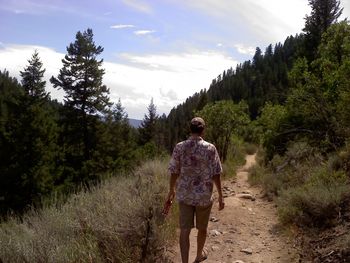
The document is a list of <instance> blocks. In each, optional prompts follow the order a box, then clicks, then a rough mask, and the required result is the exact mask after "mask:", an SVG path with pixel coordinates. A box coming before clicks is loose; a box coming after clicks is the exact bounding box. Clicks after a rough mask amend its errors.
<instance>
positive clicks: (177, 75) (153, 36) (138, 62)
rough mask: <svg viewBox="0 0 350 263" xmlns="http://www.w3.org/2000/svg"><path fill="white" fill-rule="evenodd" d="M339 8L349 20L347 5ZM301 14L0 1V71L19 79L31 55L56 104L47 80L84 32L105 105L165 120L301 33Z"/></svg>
mask: <svg viewBox="0 0 350 263" xmlns="http://www.w3.org/2000/svg"><path fill="white" fill-rule="evenodd" d="M341 6H342V7H344V11H343V15H342V17H341V19H344V18H346V17H350V1H349V0H342V1H341ZM307 14H310V7H309V6H308V1H307V0H152V1H151V0H148V1H146V0H99V1H96V0H84V1H83V0H50V1H48V0H0V70H4V69H6V70H8V71H9V72H10V75H11V76H13V77H16V78H18V79H19V80H20V75H19V72H20V71H21V70H23V69H24V67H25V66H26V65H28V59H30V57H31V56H32V54H33V53H34V51H35V50H37V51H38V52H39V56H40V58H41V61H42V62H43V67H44V68H45V69H46V72H45V80H46V81H47V87H46V88H47V91H48V92H50V94H51V98H53V99H57V100H59V101H63V97H64V92H63V91H62V90H57V89H54V88H53V87H52V86H51V84H50V82H49V79H50V77H51V76H57V75H58V73H59V70H60V69H61V68H62V62H61V60H62V59H63V58H64V55H65V54H66V47H67V46H68V45H69V44H70V43H72V42H74V41H75V35H76V33H77V32H78V31H81V32H83V31H85V30H86V29H87V28H91V29H92V30H93V33H94V41H95V43H96V45H100V46H102V47H103V48H104V51H103V53H102V54H101V55H100V57H99V58H103V60H104V63H103V68H104V69H105V75H104V84H106V85H107V86H108V87H109V89H110V99H111V101H112V102H117V101H118V99H120V100H121V102H122V105H123V106H124V107H125V110H126V112H127V113H128V115H129V117H130V118H134V119H142V118H143V117H144V114H146V113H147V106H148V105H149V104H150V101H151V99H152V98H153V101H154V104H155V105H156V107H157V112H158V114H160V115H161V114H163V113H165V114H166V115H167V114H168V113H169V112H170V110H171V109H172V108H173V107H176V105H178V104H180V103H182V102H184V101H185V100H186V98H187V97H189V96H191V95H193V94H194V93H195V92H199V91H200V90H201V89H208V88H209V85H210V83H211V81H212V79H214V78H216V77H217V76H218V75H219V74H221V73H222V72H223V71H224V70H226V69H228V68H230V67H232V68H235V67H236V65H237V64H238V63H242V62H244V61H246V60H249V59H251V58H252V56H253V55H254V52H255V48H256V47H260V48H261V49H262V50H263V51H264V50H265V48H266V47H267V46H268V45H269V44H275V43H278V42H282V43H283V42H284V40H285V39H286V38H287V37H288V36H290V35H295V34H297V33H301V32H302V28H303V27H304V18H305V15H307Z"/></svg>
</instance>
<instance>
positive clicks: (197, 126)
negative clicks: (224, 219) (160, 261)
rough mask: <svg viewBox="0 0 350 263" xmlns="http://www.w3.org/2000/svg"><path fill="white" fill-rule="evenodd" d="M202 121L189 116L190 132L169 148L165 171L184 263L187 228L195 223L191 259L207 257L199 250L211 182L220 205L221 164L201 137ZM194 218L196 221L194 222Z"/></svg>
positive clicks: (210, 204)
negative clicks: (176, 209)
mask: <svg viewBox="0 0 350 263" xmlns="http://www.w3.org/2000/svg"><path fill="white" fill-rule="evenodd" d="M204 128H205V123H204V120H203V119H202V118H199V117H196V118H193V119H192V120H191V123H190V130H191V136H190V137H189V138H188V139H187V140H185V141H183V142H180V143H178V144H177V145H176V146H175V148H174V151H173V154H172V157H171V160H170V164H169V172H170V174H171V178H170V191H169V194H168V202H170V201H171V200H172V199H173V198H174V196H175V185H176V199H177V201H178V203H179V210H180V229H181V231H180V250H181V258H182V262H183V263H188V258H189V248H190V239H189V236H190V232H191V229H192V228H193V227H194V226H196V228H197V229H198V236H197V257H196V260H195V261H194V263H197V262H202V261H204V260H206V259H207V252H206V251H205V250H203V248H204V244H205V240H206V237H207V228H208V221H209V216H210V211H211V208H212V205H213V199H212V193H213V184H215V186H216V188H217V190H218V194H219V210H222V209H224V206H225V203H224V201H223V197H222V190H221V179H220V175H221V172H222V167H221V163H220V158H219V155H218V152H217V150H216V148H215V146H214V145H213V144H211V143H209V142H206V141H205V140H203V139H202V137H201V136H202V135H203V132H204ZM194 218H195V219H196V224H194Z"/></svg>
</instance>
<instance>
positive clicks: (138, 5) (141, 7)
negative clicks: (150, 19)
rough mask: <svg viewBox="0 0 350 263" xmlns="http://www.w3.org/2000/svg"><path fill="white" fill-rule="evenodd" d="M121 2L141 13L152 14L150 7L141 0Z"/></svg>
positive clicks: (124, 0)
mask: <svg viewBox="0 0 350 263" xmlns="http://www.w3.org/2000/svg"><path fill="white" fill-rule="evenodd" d="M122 2H123V3H124V4H126V5H127V6H129V7H131V8H133V9H135V10H137V11H139V12H141V13H147V14H150V13H152V12H153V10H152V7H151V6H150V5H149V4H148V3H146V2H144V1H141V0H122Z"/></svg>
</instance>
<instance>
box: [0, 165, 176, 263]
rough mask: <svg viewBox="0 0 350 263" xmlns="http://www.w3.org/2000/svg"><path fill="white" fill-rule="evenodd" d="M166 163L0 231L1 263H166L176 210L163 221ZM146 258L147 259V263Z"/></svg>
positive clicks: (113, 181) (9, 223)
mask: <svg viewBox="0 0 350 263" xmlns="http://www.w3.org/2000/svg"><path fill="white" fill-rule="evenodd" d="M167 190H168V176H167V171H166V162H160V161H152V162H147V163H145V164H144V165H143V166H142V167H140V168H139V169H138V170H136V171H135V172H134V174H133V175H130V176H128V177H119V178H111V179H110V180H107V181H105V182H104V183H102V185H101V186H99V187H95V188H94V189H92V190H91V191H85V192H81V193H79V194H76V195H75V196H72V197H71V198H70V199H69V200H68V202H67V203H65V204H64V205H62V206H61V207H58V206H56V207H55V206H51V207H47V208H45V209H43V210H41V211H32V212H31V213H29V214H27V215H25V216H24V217H23V218H21V219H19V218H15V217H14V218H12V219H10V220H8V221H7V222H3V223H1V225H0V262H123V263H124V262H125V263H127V262H139V261H140V259H141V258H144V259H143V262H167V261H166V259H165V258H163V254H164V251H165V250H166V247H167V246H168V245H169V244H170V243H172V242H173V237H174V236H175V225H176V219H175V218H176V215H175V214H176V209H174V210H173V212H174V213H172V216H170V217H169V218H168V220H164V218H163V216H162V215H161V209H162V205H163V201H164V199H165V195H166V193H167ZM145 255H147V257H145Z"/></svg>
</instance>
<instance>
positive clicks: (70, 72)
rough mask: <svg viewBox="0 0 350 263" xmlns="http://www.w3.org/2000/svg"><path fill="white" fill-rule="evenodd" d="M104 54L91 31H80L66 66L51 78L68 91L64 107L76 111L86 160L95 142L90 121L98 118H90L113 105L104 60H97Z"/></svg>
mask: <svg viewBox="0 0 350 263" xmlns="http://www.w3.org/2000/svg"><path fill="white" fill-rule="evenodd" d="M102 52H103V48H102V47H101V46H96V45H95V42H94V40H93V32H92V29H87V30H86V31H84V32H83V33H81V32H80V31H79V32H78V33H77V34H76V40H75V42H74V43H71V44H70V45H69V46H68V47H67V55H66V56H65V58H64V59H63V60H62V63H63V67H62V69H61V70H60V73H59V75H58V77H57V78H55V77H52V78H51V79H50V81H51V83H52V84H53V86H54V87H55V88H59V89H61V88H62V89H63V90H64V91H65V92H66V95H65V97H64V98H65V105H66V106H68V107H69V108H71V109H73V110H74V112H75V113H74V114H73V115H75V116H74V117H75V120H74V121H76V122H78V123H79V126H80V131H77V132H78V134H77V137H78V138H79V137H81V138H82V139H83V152H84V159H85V160H88V159H89V158H90V157H91V155H90V153H91V149H92V148H93V141H94V138H93V137H94V131H93V130H92V131H91V128H92V126H93V125H92V124H91V122H93V121H94V120H95V119H94V118H90V116H91V115H95V114H97V113H101V112H105V111H106V109H107V106H108V105H109V104H110V103H109V89H108V88H107V87H106V86H105V85H103V84H102V78H103V75H104V69H102V68H101V66H102V62H103V59H101V60H98V59H97V56H98V55H100V54H101V53H102ZM89 115H90V116H89ZM78 128H79V127H78ZM89 129H90V130H89ZM79 133H80V136H79ZM78 148H80V147H78Z"/></svg>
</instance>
